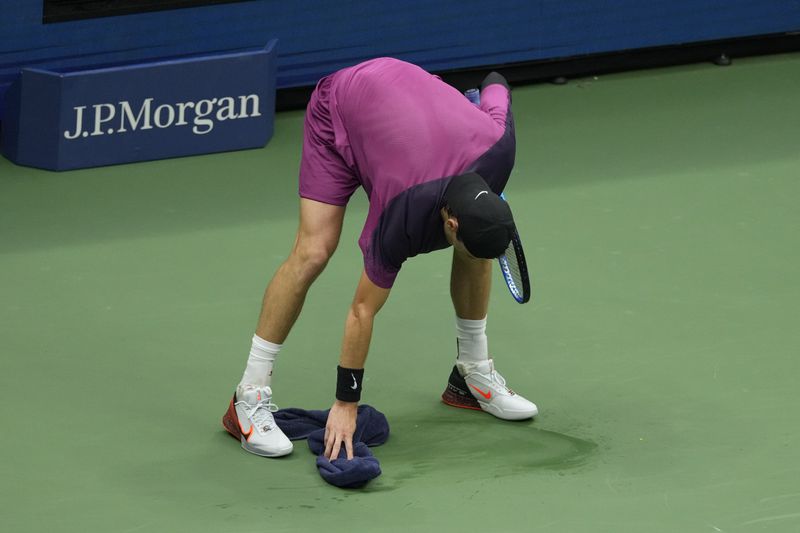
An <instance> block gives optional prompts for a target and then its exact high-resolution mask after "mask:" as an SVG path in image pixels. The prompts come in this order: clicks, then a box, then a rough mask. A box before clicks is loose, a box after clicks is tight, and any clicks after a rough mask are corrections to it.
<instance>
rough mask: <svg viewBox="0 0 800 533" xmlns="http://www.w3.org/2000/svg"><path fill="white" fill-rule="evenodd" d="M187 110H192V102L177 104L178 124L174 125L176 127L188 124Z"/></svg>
mask: <svg viewBox="0 0 800 533" xmlns="http://www.w3.org/2000/svg"><path fill="white" fill-rule="evenodd" d="M189 108H194V102H179V103H178V122H176V123H175V125H176V126H185V125H187V124H188V122H186V109H189Z"/></svg>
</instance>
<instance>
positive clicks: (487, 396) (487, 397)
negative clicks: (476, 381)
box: [469, 383, 492, 400]
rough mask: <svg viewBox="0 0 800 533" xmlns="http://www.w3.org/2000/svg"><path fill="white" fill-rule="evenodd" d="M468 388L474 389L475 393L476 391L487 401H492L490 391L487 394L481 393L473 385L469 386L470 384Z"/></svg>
mask: <svg viewBox="0 0 800 533" xmlns="http://www.w3.org/2000/svg"><path fill="white" fill-rule="evenodd" d="M469 386H470V387H472V388H473V389H475V390H476V391H478V393H479V394H480V395H481V396H483V397H484V398H486V399H487V400H491V399H492V391H489V392H483V391H482V390H481V389H479V388H478V387H476V386H475V385H473V384H471V383H470V385H469Z"/></svg>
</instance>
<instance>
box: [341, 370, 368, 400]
mask: <svg viewBox="0 0 800 533" xmlns="http://www.w3.org/2000/svg"><path fill="white" fill-rule="evenodd" d="M363 380H364V369H363V368H342V367H340V366H337V367H336V399H337V400H339V401H342V402H358V401H359V400H360V399H361V390H362V386H363V383H362V382H363Z"/></svg>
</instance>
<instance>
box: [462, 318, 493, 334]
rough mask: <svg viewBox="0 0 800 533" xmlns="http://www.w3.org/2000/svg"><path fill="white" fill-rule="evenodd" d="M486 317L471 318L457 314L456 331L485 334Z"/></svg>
mask: <svg viewBox="0 0 800 533" xmlns="http://www.w3.org/2000/svg"><path fill="white" fill-rule="evenodd" d="M486 318H487V317H483V318H482V319H481V320H470V319H467V318H459V317H458V316H456V331H457V332H458V333H459V334H461V335H485V334H486Z"/></svg>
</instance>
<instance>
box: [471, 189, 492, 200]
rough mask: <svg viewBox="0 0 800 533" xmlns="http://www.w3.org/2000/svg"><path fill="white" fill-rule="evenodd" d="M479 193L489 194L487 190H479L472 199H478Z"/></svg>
mask: <svg viewBox="0 0 800 533" xmlns="http://www.w3.org/2000/svg"><path fill="white" fill-rule="evenodd" d="M481 194H489V191H481V192H479V193H478V194H477V195H476V196H475V198H474V199H475V200H477V199H478V196H480V195H481Z"/></svg>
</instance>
